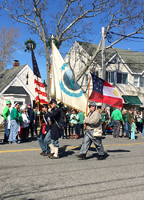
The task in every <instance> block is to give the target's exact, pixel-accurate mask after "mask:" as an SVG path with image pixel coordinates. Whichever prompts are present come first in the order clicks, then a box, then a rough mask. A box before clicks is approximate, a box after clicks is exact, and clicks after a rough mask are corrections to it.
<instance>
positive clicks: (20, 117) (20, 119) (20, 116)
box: [18, 112, 23, 123]
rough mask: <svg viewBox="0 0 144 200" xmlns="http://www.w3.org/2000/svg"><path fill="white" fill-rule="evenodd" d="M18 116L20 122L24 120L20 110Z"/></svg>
mask: <svg viewBox="0 0 144 200" xmlns="http://www.w3.org/2000/svg"><path fill="white" fill-rule="evenodd" d="M18 116H19V122H20V123H21V122H23V118H22V115H21V113H19V112H18Z"/></svg>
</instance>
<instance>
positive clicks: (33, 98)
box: [17, 77, 35, 100]
mask: <svg viewBox="0 0 144 200" xmlns="http://www.w3.org/2000/svg"><path fill="white" fill-rule="evenodd" d="M17 80H18V81H19V82H20V83H21V85H22V86H23V87H24V89H25V90H26V91H27V93H28V94H29V95H30V96H31V97H32V100H35V97H34V96H33V94H32V93H31V92H30V91H29V90H28V89H27V87H25V85H24V84H23V82H22V81H21V80H20V78H19V77H17Z"/></svg>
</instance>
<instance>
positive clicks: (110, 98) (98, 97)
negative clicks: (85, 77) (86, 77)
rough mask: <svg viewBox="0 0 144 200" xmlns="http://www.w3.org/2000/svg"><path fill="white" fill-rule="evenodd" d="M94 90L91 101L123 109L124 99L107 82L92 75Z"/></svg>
mask: <svg viewBox="0 0 144 200" xmlns="http://www.w3.org/2000/svg"><path fill="white" fill-rule="evenodd" d="M91 77H92V83H93V90H92V93H91V95H90V97H89V100H91V101H96V102H102V103H106V104H109V105H111V106H113V107H120V108H122V107H123V100H122V97H121V96H120V95H119V93H118V92H117V90H116V89H115V88H114V87H113V86H112V85H111V84H109V83H108V82H107V81H105V80H103V79H101V78H99V77H98V76H95V75H94V74H92V73H91Z"/></svg>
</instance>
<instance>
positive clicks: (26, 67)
mask: <svg viewBox="0 0 144 200" xmlns="http://www.w3.org/2000/svg"><path fill="white" fill-rule="evenodd" d="M26 69H28V70H29V71H30V72H31V73H32V74H33V71H32V70H31V68H30V67H29V66H28V65H26V66H25V67H24V68H23V69H22V70H21V71H20V72H19V73H18V74H17V75H16V77H15V78H14V79H13V80H12V81H11V82H10V83H9V84H8V85H7V86H6V87H5V88H4V89H3V90H2V91H1V92H0V96H1V95H2V94H3V93H4V92H5V91H6V90H7V89H8V88H9V87H10V86H11V85H12V84H13V83H14V82H15V81H19V83H20V84H21V85H22V86H23V88H24V89H25V90H26V91H27V93H28V94H29V95H30V96H31V97H32V99H33V100H34V99H35V97H34V96H33V94H32V93H31V92H30V91H29V90H28V89H27V88H26V87H25V85H24V84H23V82H22V81H21V80H20V78H19V76H20V75H21V74H22V73H23V72H24V71H25V70H26Z"/></svg>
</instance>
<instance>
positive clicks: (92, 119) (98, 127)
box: [77, 101, 105, 160]
mask: <svg viewBox="0 0 144 200" xmlns="http://www.w3.org/2000/svg"><path fill="white" fill-rule="evenodd" d="M89 111H90V112H89V113H88V116H87V117H86V118H85V120H84V123H86V133H85V136H84V138H83V143H82V146H81V149H80V155H77V157H78V158H80V159H82V160H85V159H86V154H87V151H88V149H89V147H90V146H91V144H92V142H93V143H94V145H95V147H96V150H97V152H98V155H99V157H98V160H103V159H105V153H104V148H103V144H102V138H101V134H102V122H101V115H100V113H99V112H98V111H97V110H96V103H95V102H93V101H92V102H90V104H89ZM95 132H97V133H98V134H99V135H100V136H99V137H98V136H95Z"/></svg>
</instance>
